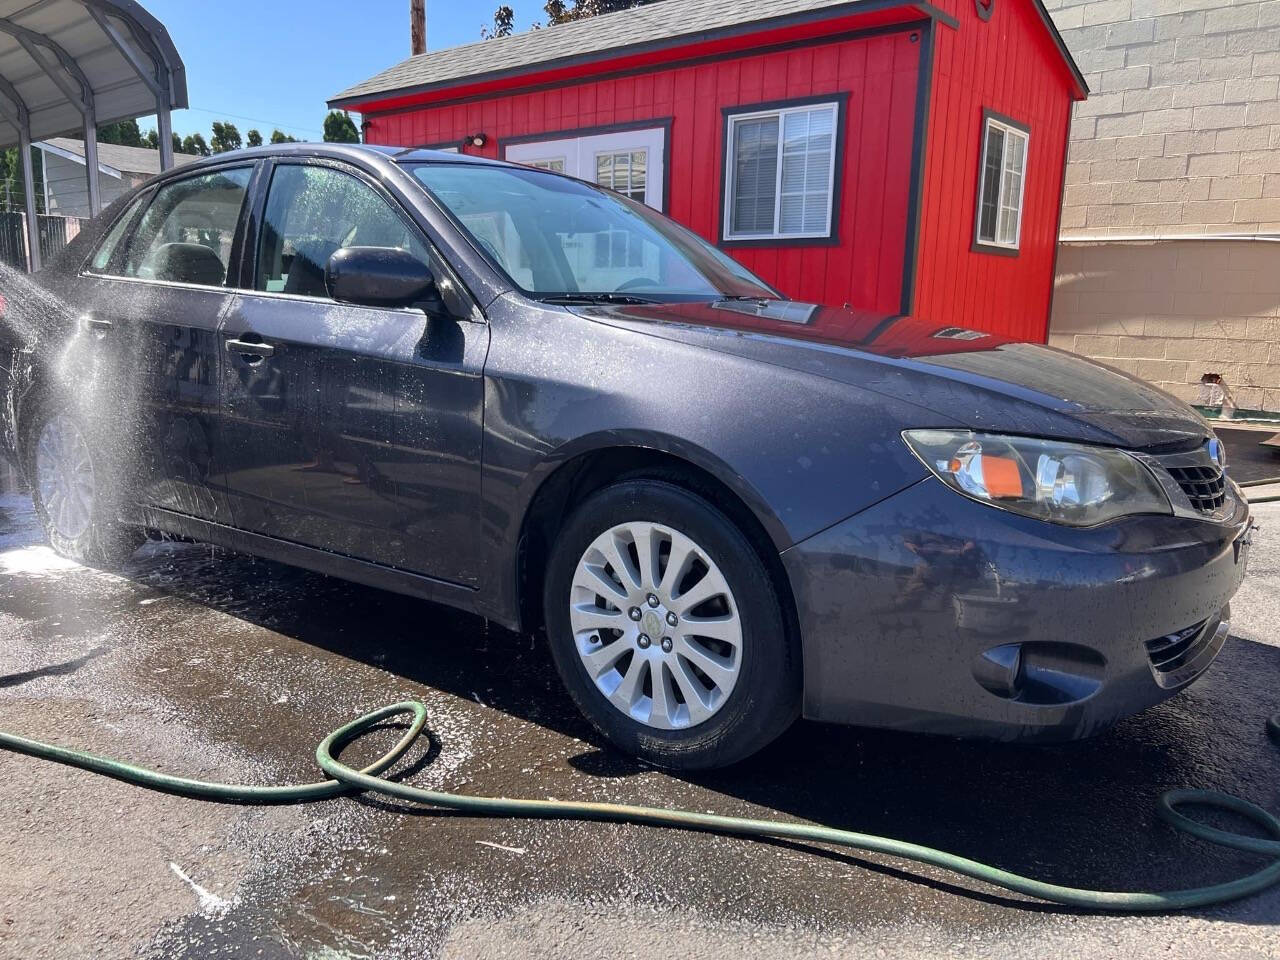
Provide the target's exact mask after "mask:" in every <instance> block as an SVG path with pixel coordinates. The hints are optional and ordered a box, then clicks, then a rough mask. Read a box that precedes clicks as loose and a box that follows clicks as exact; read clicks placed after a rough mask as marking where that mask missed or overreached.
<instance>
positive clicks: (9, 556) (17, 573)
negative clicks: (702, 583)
mask: <svg viewBox="0 0 1280 960" xmlns="http://www.w3.org/2000/svg"><path fill="white" fill-rule="evenodd" d="M83 569H84V567H82V566H80V564H78V563H76V562H75V561H74V560H68V559H67V558H66V557H60V556H58V555H57V554H56V553H54V552H53V550H51V549H50V548H49V547H46V546H44V545H39V546H31V547H22V548H20V549H18V550H6V551H4V552H3V553H0V575H3V576H9V577H28V578H31V579H45V578H52V577H57V576H59V575H61V574H63V573H66V572H67V571H69V570H83Z"/></svg>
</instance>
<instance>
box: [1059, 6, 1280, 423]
mask: <svg viewBox="0 0 1280 960" xmlns="http://www.w3.org/2000/svg"><path fill="white" fill-rule="evenodd" d="M1046 6H1048V7H1049V10H1050V13H1051V15H1052V16H1053V19H1054V21H1055V22H1056V24H1057V26H1058V28H1059V30H1060V31H1061V32H1062V35H1063V38H1064V40H1065V41H1066V43H1067V46H1068V47H1069V48H1070V49H1071V52H1072V54H1073V56H1075V58H1076V60H1077V62H1078V63H1079V64H1080V67H1081V69H1082V70H1083V72H1084V73H1085V77H1086V79H1087V81H1088V82H1089V85H1090V88H1091V90H1092V93H1091V94H1090V97H1089V99H1088V100H1087V101H1086V102H1084V103H1081V104H1077V105H1076V110H1075V115H1074V119H1073V121H1072V135H1071V145H1070V148H1069V153H1068V163H1067V175H1066V188H1065V192H1064V196H1063V214H1062V237H1063V240H1064V242H1063V244H1062V246H1061V248H1060V252H1059V269H1058V278H1057V286H1056V289H1055V296H1054V303H1053V314H1052V317H1051V319H1050V326H1049V333H1050V336H1049V338H1050V342H1051V343H1053V344H1055V345H1057V346H1061V347H1064V348H1066V349H1069V350H1074V351H1076V352H1078V353H1081V354H1084V355H1086V356H1090V357H1093V358H1096V359H1099V360H1102V361H1103V362H1106V363H1110V364H1112V365H1114V366H1117V367H1120V368H1122V369H1124V370H1127V371H1128V372H1130V373H1134V374H1137V375H1138V376H1141V377H1144V378H1146V379H1148V380H1151V381H1152V382H1154V383H1157V384H1159V385H1160V386H1162V387H1164V388H1165V389H1167V390H1169V391H1170V392H1172V393H1175V394H1177V395H1178V396H1179V397H1182V398H1183V399H1185V400H1187V401H1189V402H1192V403H1200V404H1207V405H1213V404H1214V403H1215V402H1216V401H1217V400H1218V399H1220V398H1221V397H1222V394H1221V392H1219V391H1216V390H1215V389H1213V388H1208V387H1205V386H1203V385H1202V383H1201V380H1202V378H1203V377H1204V376H1205V375H1206V374H1209V375H1212V374H1217V375H1218V376H1220V377H1221V379H1222V381H1223V382H1224V384H1225V386H1226V390H1227V393H1228V395H1229V398H1230V400H1231V401H1232V402H1233V403H1234V405H1235V406H1236V407H1237V408H1239V409H1240V410H1243V411H1255V410H1260V411H1266V412H1280V243H1277V242H1269V241H1268V238H1275V239H1280V0H1046ZM1205 236H1208V237H1216V238H1221V237H1245V238H1252V239H1240V240H1228V239H1212V240H1205V239H1194V238H1197V237H1205ZM1108 238H1114V239H1108ZM1177 238H1181V239H1177Z"/></svg>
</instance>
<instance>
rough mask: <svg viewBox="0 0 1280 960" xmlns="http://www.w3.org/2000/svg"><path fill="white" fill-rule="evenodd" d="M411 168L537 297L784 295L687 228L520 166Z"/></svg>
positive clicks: (515, 280)
mask: <svg viewBox="0 0 1280 960" xmlns="http://www.w3.org/2000/svg"><path fill="white" fill-rule="evenodd" d="M407 166H409V168H410V169H411V170H412V172H413V174H414V175H415V176H416V177H417V178H418V180H420V181H421V182H422V184H423V185H424V186H425V187H426V188H427V190H428V192H430V193H431V195H432V196H433V197H435V199H436V200H437V201H438V202H439V203H440V204H441V205H442V206H443V207H444V208H445V209H446V210H448V211H449V212H450V213H452V214H453V216H454V218H455V219H456V220H457V221H458V223H459V225H460V226H461V227H462V228H463V229H464V230H465V231H466V232H467V233H468V234H469V235H470V236H471V239H472V240H473V241H474V242H475V243H476V245H477V246H479V247H480V248H481V249H483V250H484V251H485V253H486V254H488V256H489V257H490V258H491V259H492V260H493V262H494V263H495V264H496V265H497V266H498V267H499V268H500V269H501V270H502V271H503V272H504V273H505V274H506V275H507V276H508V277H509V278H510V279H511V281H512V282H513V283H514V284H515V285H516V286H518V287H519V288H520V289H521V290H523V291H524V292H525V293H526V294H528V295H530V296H533V297H536V298H538V299H541V300H556V299H562V300H570V301H574V300H593V299H594V300H601V301H605V302H607V301H610V300H613V301H623V302H634V301H644V300H651V301H674V300H701V299H720V298H725V297H746V298H770V299H772V298H777V297H778V293H777V291H775V290H773V289H772V288H771V287H769V285H768V284H766V283H765V282H764V281H763V280H760V279H759V278H758V277H756V276H754V275H753V274H752V273H751V272H750V271H749V270H747V269H746V268H745V267H743V266H742V265H741V264H739V263H737V262H736V261H734V260H733V259H732V258H730V257H729V256H727V255H725V254H724V253H721V252H720V251H719V250H717V249H716V248H715V247H713V246H711V245H710V244H709V243H707V242H706V241H705V240H703V239H701V238H700V237H698V236H696V235H695V234H693V233H691V232H690V231H688V230H686V229H685V228H684V227H681V226H679V225H678V224H676V223H675V222H673V221H671V220H669V219H667V218H666V217H664V216H662V215H661V214H658V213H656V212H654V211H653V210H651V209H650V208H648V207H646V206H645V205H644V204H641V203H637V202H635V201H632V200H628V199H626V198H624V197H621V196H619V195H618V194H615V193H612V192H611V191H608V190H604V189H602V188H600V187H596V186H593V185H591V184H587V183H583V182H582V181H580V180H573V179H570V178H568V177H563V176H558V175H556V174H553V173H546V172H544V171H541V170H535V169H531V168H524V167H515V166H496V165H494V166H490V165H485V164H478V163H418V164H408V165H407Z"/></svg>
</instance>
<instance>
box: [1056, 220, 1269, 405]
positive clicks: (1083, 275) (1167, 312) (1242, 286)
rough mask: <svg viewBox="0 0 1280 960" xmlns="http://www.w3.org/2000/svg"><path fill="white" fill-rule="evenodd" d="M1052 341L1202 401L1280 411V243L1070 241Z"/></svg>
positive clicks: (1063, 256)
mask: <svg viewBox="0 0 1280 960" xmlns="http://www.w3.org/2000/svg"><path fill="white" fill-rule="evenodd" d="M1049 343H1050V344H1051V345H1052V346H1057V347H1061V348H1063V349H1065V350H1072V351H1074V352H1076V353H1080V354H1083V355H1084V356H1088V357H1092V358H1094V359H1096V360H1100V361H1101V362H1103V363H1106V364H1110V365H1111V366H1114V367H1118V368H1119V369H1121V370H1124V371H1125V372H1126V373H1131V374H1134V375H1136V376H1139V377H1142V378H1143V379H1145V380H1149V381H1151V382H1152V383H1154V384H1156V385H1157V386H1159V387H1161V388H1162V389H1164V390H1167V391H1169V392H1170V393H1172V394H1174V395H1175V396H1177V397H1179V398H1181V399H1183V400H1185V401H1187V402H1188V403H1193V404H1202V405H1210V406H1216V405H1218V404H1220V403H1221V402H1222V400H1223V399H1224V397H1223V394H1222V391H1220V390H1218V389H1216V388H1214V387H1210V386H1206V385H1205V384H1204V383H1203V381H1204V379H1205V377H1206V375H1209V376H1213V375H1216V376H1217V377H1218V378H1220V379H1221V381H1222V383H1223V384H1224V385H1225V390H1226V394H1227V397H1226V399H1229V400H1230V401H1231V402H1232V403H1233V404H1234V406H1235V407H1236V408H1237V409H1238V410H1240V411H1280V242H1267V241H1259V240H1253V241H1250V240H1156V241H1147V242H1089V243H1064V244H1063V245H1062V247H1061V249H1060V250H1059V252H1058V281H1057V287H1056V290H1055V294H1054V313H1053V321H1052V323H1051V325H1050V328H1049Z"/></svg>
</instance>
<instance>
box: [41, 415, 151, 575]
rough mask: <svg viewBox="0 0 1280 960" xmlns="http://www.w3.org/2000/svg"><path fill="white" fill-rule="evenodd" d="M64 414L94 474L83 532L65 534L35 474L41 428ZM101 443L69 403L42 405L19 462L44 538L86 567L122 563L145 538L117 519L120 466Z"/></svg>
mask: <svg viewBox="0 0 1280 960" xmlns="http://www.w3.org/2000/svg"><path fill="white" fill-rule="evenodd" d="M59 418H65V420H66V421H68V422H69V423H71V424H73V425H74V427H75V429H76V430H77V431H79V433H80V436H81V437H82V438H83V439H84V441H85V445H86V447H87V450H88V454H89V461H90V464H91V469H92V474H93V478H94V496H93V497H92V499H91V503H90V509H89V520H88V525H87V527H86V528H85V529H84V530H83V532H79V533H78V534H77V535H75V536H67V535H64V534H63V533H62V532H60V531H59V529H58V526H57V524H56V523H55V522H54V521H53V519H52V518H51V516H50V509H49V505H48V504H46V503H45V502H44V498H43V496H42V495H41V485H40V480H39V477H38V475H37V449H38V447H39V444H40V439H41V436H42V435H43V434H44V431H45V428H46V427H47V426H48V425H49V424H50V423H51V422H53V421H54V420H57V419H59ZM104 447H105V445H104V444H102V443H101V442H100V441H97V440H96V438H95V434H94V431H93V430H92V429H91V428H90V427H89V425H88V424H87V423H86V422H85V420H84V418H83V417H82V416H81V415H80V414H79V413H77V412H75V411H74V410H72V409H70V408H69V407H62V406H60V405H55V404H53V403H48V402H46V403H43V404H41V405H40V406H39V407H38V408H37V409H36V410H35V414H34V416H33V417H32V419H31V422H30V427H29V429H27V430H26V431H25V445H24V451H23V452H24V464H25V466H26V474H27V477H28V479H29V481H30V484H31V500H32V502H33V504H34V506H35V510H36V515H37V516H38V517H39V518H40V523H41V525H42V526H43V527H44V533H45V537H46V539H47V540H48V542H49V546H51V547H52V548H53V549H54V551H55V552H57V553H58V554H59V555H61V556H63V557H66V558H67V559H69V560H74V561H76V562H77V563H82V564H85V565H86V566H92V567H102V568H107V569H111V568H114V567H118V566H119V565H120V564H122V563H124V562H125V561H126V560H128V559H129V557H130V556H131V555H132V554H133V553H134V551H136V550H137V549H138V547H139V546H141V545H142V543H143V541H144V540H145V539H146V537H145V534H144V533H143V531H142V530H141V529H140V528H138V527H135V526H131V525H127V524H124V523H121V521H120V493H119V491H120V489H121V484H120V481H119V477H120V472H121V471H120V465H119V464H117V463H114V462H112V460H111V459H109V458H108V457H107V456H106V454H105V453H104Z"/></svg>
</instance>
